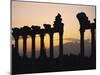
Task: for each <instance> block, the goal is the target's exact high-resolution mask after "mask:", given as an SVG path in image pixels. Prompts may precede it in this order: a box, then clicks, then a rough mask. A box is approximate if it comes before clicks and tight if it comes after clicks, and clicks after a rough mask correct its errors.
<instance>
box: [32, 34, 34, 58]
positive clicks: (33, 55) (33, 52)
mask: <svg viewBox="0 0 100 75" xmlns="http://www.w3.org/2000/svg"><path fill="white" fill-rule="evenodd" d="M32 58H35V34H34V35H32Z"/></svg>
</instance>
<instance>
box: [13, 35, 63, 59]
mask: <svg viewBox="0 0 100 75" xmlns="http://www.w3.org/2000/svg"><path fill="white" fill-rule="evenodd" d="M44 36H45V34H40V39H41V41H40V56H43V55H46V52H45V47H44ZM31 39H32V58H35V35H32V36H31ZM18 40H19V37H18V36H17V37H15V49H16V50H17V51H18ZM53 49H54V48H53V33H50V58H53V57H54V55H53ZM59 51H60V55H59V56H62V55H63V34H62V33H59ZM26 52H27V36H23V56H24V57H25V56H26Z"/></svg>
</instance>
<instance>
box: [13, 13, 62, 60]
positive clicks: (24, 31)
mask: <svg viewBox="0 0 100 75" xmlns="http://www.w3.org/2000/svg"><path fill="white" fill-rule="evenodd" d="M61 21H62V19H61V15H60V14H59V13H58V15H57V16H56V18H55V21H54V24H53V27H51V25H50V24H44V25H43V26H44V29H43V28H42V29H41V28H40V26H32V27H28V26H24V27H21V28H13V29H12V31H13V32H12V34H13V37H14V38H15V48H16V50H17V51H18V40H19V36H22V37H23V56H24V57H25V56H26V51H27V45H26V44H27V36H28V35H30V36H31V38H32V57H33V58H34V57H35V36H36V35H37V34H39V35H40V39H41V48H40V57H41V56H45V55H46V53H45V50H44V48H45V47H44V36H45V34H46V33H48V34H49V36H50V57H51V58H53V34H54V33H56V32H58V33H59V36H60V37H59V39H60V40H59V49H60V56H62V55H63V26H64V24H63V23H62V22H61Z"/></svg>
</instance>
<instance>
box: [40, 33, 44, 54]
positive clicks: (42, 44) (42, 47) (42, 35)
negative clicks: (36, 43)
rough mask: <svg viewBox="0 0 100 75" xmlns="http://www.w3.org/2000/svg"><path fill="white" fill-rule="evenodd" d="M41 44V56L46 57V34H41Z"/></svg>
mask: <svg viewBox="0 0 100 75" xmlns="http://www.w3.org/2000/svg"><path fill="white" fill-rule="evenodd" d="M40 38H41V43H40V46H41V48H40V56H45V49H44V34H40Z"/></svg>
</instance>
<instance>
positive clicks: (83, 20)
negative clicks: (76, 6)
mask: <svg viewBox="0 0 100 75" xmlns="http://www.w3.org/2000/svg"><path fill="white" fill-rule="evenodd" d="M77 18H78V20H79V23H80V49H81V56H84V32H85V30H87V29H90V30H91V49H92V54H91V55H92V57H95V56H96V40H95V29H96V19H94V23H90V21H89V20H88V17H87V16H86V14H85V13H84V12H81V13H78V14H77Z"/></svg>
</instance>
